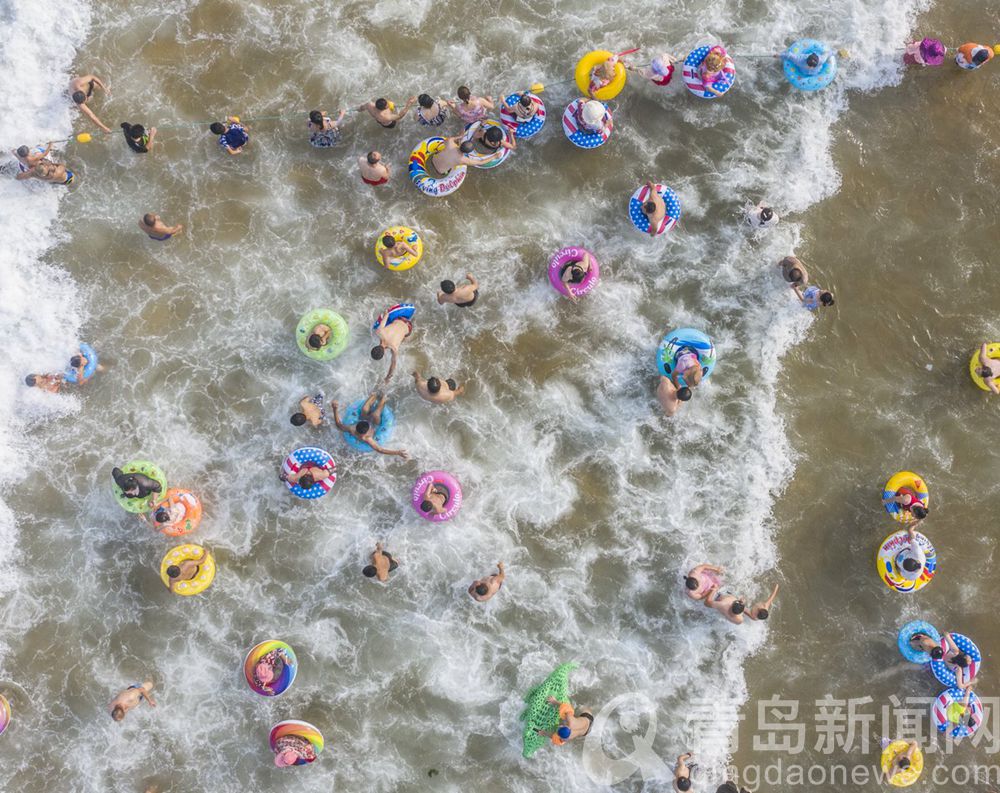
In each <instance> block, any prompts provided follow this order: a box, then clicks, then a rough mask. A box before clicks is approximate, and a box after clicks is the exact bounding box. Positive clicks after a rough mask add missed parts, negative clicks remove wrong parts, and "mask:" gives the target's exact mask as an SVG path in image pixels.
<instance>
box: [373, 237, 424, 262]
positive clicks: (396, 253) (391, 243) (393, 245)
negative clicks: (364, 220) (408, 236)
mask: <svg viewBox="0 0 1000 793" xmlns="http://www.w3.org/2000/svg"><path fill="white" fill-rule="evenodd" d="M407 255H409V256H416V255H417V249H416V248H414V247H413V246H412V245H410V243H408V242H407V241H406V240H397V239H396V238H395V237H393V236H392V235H391V234H386V235H385V236H384V237H382V247H381V248H379V250H378V258H379V261H380V262H382V266H383V267H388V266H389V265H390V264H392V263H393V260H394V259H402V258H403V257H404V256H407Z"/></svg>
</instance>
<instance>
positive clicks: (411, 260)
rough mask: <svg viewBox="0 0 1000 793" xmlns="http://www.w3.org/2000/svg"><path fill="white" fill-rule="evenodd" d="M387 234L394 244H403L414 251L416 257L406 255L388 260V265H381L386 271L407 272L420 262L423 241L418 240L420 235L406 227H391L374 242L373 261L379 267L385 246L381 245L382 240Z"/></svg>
mask: <svg viewBox="0 0 1000 793" xmlns="http://www.w3.org/2000/svg"><path fill="white" fill-rule="evenodd" d="M387 234H391V235H392V238H393V239H394V240H396V242H405V243H407V244H408V245H409V246H410V247H411V248H413V249H414V250H416V252H417V255H416V256H414V255H413V254H410V253H407V254H405V255H404V256H403V257H402V258H400V259H390V260H389V264H387V265H383V266H385V267H387V268H388V269H390V270H392V271H393V272H394V273H401V272H403V271H404V270H409V269H410V268H411V267H413V265H415V264H416V263H417V262H419V261H420V259H421V258H423V255H424V241H423V240H422V239H420V235H419V234H417V232H415V231H414V230H413V229H411V228H408V227H407V226H393V227H392V228H389V229H386V230H385V231H383V232H382V233H381V234H379V235H378V239H377V240H375V261H376V262H378V263H379V264H380V265H381V264H382V251H384V250H385V246H383V245H382V238H383V237H384V236H386V235H387Z"/></svg>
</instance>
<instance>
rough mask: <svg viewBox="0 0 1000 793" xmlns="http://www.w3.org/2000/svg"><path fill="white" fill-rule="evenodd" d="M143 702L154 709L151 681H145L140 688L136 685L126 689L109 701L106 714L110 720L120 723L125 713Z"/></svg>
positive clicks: (154, 702) (154, 701)
mask: <svg viewBox="0 0 1000 793" xmlns="http://www.w3.org/2000/svg"><path fill="white" fill-rule="evenodd" d="M143 700H146V703H147V704H148V705H149V707H151V708H155V707H156V700H155V699H153V681H152V680H147V681H146V682H144V683H143V684H142V685H141V686H140V685H138V684H137V685H132V686H129V687H128V688H126V689H125V690H124V691H122V692H121V693H120V694H119V695H118V696H117V697H115V698H114V699H113V700H111V704H110V705H108V713H110V714H111V718H112V719H114V720H115V721H121V720H122V719H124V718H125V714H126V713H128V712H129V711H130V710H132V708H134V707H136V706H137V705H138V704H139V703H140V702H142V701H143Z"/></svg>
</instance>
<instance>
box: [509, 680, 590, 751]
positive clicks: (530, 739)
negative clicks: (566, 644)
mask: <svg viewBox="0 0 1000 793" xmlns="http://www.w3.org/2000/svg"><path fill="white" fill-rule="evenodd" d="M578 666H579V664H577V663H573V662H570V663H568V664H560V665H559V666H557V667H556V669H555V671H554V672H553V673H552V674H551V675H549V676H548V677H547V678H545V682H544V683H542V684H541V685H540V686H535V687H534V688H533V689H531V691H529V692H528V693H527V694H526V695H525V697H524V701H525V702H526V703H527V705H528V706H527V707H526V708H525V709H524V711H523V712H522V713H521V716H520V718H521V721H523V722H524V751H523V752H522V754H523V755H524V756H525V757H531V755H533V754H534V753H535V752H537V751H538V750H539V749H541V748H542V747H543V746H545V744H546V743H548V740H547V739H546V738H543V737H542V736H541V735H539V734H538V733H537V732H535V730H545V732H550V733H551V732H555V731H556V729H557V728H558V727H559V713H558V712H557V711H556V709H555V708H553V707H552V705H550V704H549V702H548V698H549V697H555V698H556V699H557V700H559V701H560V702H569V673H570V672H572V671H573V670H574V669H576V668H577V667H578Z"/></svg>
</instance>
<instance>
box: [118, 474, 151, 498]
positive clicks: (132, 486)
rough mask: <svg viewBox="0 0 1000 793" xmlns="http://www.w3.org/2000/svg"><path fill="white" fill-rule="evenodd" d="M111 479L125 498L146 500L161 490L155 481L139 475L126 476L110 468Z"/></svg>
mask: <svg viewBox="0 0 1000 793" xmlns="http://www.w3.org/2000/svg"><path fill="white" fill-rule="evenodd" d="M111 478H112V479H114V480H115V484H116V485H118V488H119V489H120V490H121V491H122V495H123V496H125V497H126V498H147V497H148V496H151V495H152V494H153V493H159V492H160V491H161V490H162V489H163V488H162V487H160V483H159V482H157V481H156V480H155V479H150V478H149V477H148V476H146V475H145V474H140V473H131V474H126V473H123V472H122V469H121V468H112V469H111Z"/></svg>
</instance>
